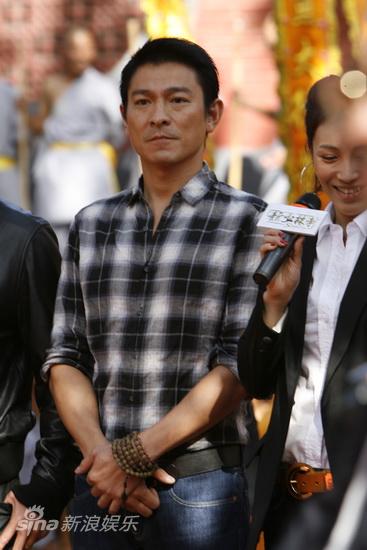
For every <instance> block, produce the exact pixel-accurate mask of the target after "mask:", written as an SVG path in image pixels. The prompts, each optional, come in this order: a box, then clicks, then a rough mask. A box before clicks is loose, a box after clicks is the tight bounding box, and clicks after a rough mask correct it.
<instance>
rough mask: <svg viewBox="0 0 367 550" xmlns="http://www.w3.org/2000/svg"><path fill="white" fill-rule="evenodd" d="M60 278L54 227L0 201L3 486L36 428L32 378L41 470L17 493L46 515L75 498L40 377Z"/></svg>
mask: <svg viewBox="0 0 367 550" xmlns="http://www.w3.org/2000/svg"><path fill="white" fill-rule="evenodd" d="M59 272H60V255H59V251H58V247H57V240H56V237H55V234H54V232H53V231H52V229H51V227H50V226H49V224H47V223H46V222H45V221H44V220H41V219H39V218H35V217H33V216H31V215H29V214H27V213H25V212H23V211H20V210H17V209H15V208H13V207H10V206H9V205H6V204H5V203H3V202H2V201H0V484H1V483H5V482H6V481H9V480H11V479H14V478H16V477H17V476H18V473H19V470H20V468H21V466H22V462H23V451H24V440H25V437H26V435H27V433H28V432H29V430H31V428H32V427H33V425H34V415H33V414H32V412H31V393H32V383H33V380H34V381H35V390H36V401H37V405H38V407H39V409H40V429H41V439H40V441H39V443H38V445H37V451H36V455H37V464H36V466H35V468H34V470H33V473H32V479H31V482H30V484H29V485H26V486H19V487H18V488H16V489H15V490H14V492H15V493H16V496H17V498H18V500H20V501H21V502H23V503H24V504H25V505H27V506H30V505H33V504H37V505H41V506H44V507H45V508H46V510H45V515H47V516H49V517H55V516H57V515H58V514H59V512H60V511H61V509H62V508H63V507H64V506H65V504H66V502H67V500H68V499H69V498H70V496H71V494H72V487H73V468H74V467H75V464H76V462H77V460H78V456H77V455H76V452H75V449H74V447H73V444H72V441H71V438H70V436H69V435H68V434H67V432H66V430H65V428H64V427H63V425H62V423H61V421H60V419H59V417H58V415H57V412H56V408H55V405H54V403H53V400H52V397H51V394H50V392H49V390H48V388H47V386H46V385H45V384H44V383H43V382H42V380H41V378H40V369H41V365H42V361H43V358H44V353H45V350H46V348H47V346H48V344H49V335H50V330H51V324H52V316H53V308H54V300H55V293H56V286H57V281H58V277H59ZM55 495H56V496H57V498H55Z"/></svg>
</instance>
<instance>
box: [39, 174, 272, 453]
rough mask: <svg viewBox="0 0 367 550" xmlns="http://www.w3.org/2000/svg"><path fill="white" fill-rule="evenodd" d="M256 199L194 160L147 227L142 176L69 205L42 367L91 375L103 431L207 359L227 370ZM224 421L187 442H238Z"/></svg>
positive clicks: (138, 420)
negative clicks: (78, 205) (73, 210)
mask: <svg viewBox="0 0 367 550" xmlns="http://www.w3.org/2000/svg"><path fill="white" fill-rule="evenodd" d="M264 206H265V205H264V203H263V202H262V201H261V200H260V199H259V198H258V197H255V196H253V195H249V194H246V193H244V192H241V191H236V190H235V189H233V188H231V187H229V186H228V185H226V184H224V183H220V182H218V181H217V179H216V177H215V175H214V173H212V172H210V171H209V169H208V167H207V166H206V165H204V167H203V169H202V170H201V171H200V172H199V173H198V174H197V175H196V176H195V177H193V178H192V179H191V180H190V181H189V182H188V183H187V184H186V185H185V186H184V187H183V188H182V189H181V190H180V191H179V192H177V193H176V194H175V195H174V197H173V199H172V201H171V204H170V205H169V206H168V207H167V209H166V210H165V212H164V213H163V216H162V218H161V221H160V223H159V226H158V228H157V230H156V232H155V234H154V235H153V233H152V228H153V219H152V212H151V210H150V208H149V206H148V204H147V203H146V201H145V200H144V196H143V192H142V182H140V185H139V186H137V187H136V188H135V189H133V190H127V191H123V192H122V193H119V194H118V195H115V196H114V197H112V198H109V199H106V200H103V201H98V202H96V203H94V204H92V205H90V206H88V207H87V208H85V209H83V210H82V211H81V212H80V213H79V214H78V215H77V217H76V219H75V222H74V225H73V227H72V229H71V232H70V236H69V244H68V247H67V250H66V253H65V258H64V261H63V268H62V274H61V279H60V284H59V289H58V297H57V302H56V312H55V322H54V330H53V341H52V348H51V349H50V351H49V353H48V357H47V361H46V363H45V365H44V373H46V372H47V370H48V369H49V368H50V366H51V365H54V364H57V363H64V364H70V365H72V366H74V367H76V368H78V369H80V370H81V371H82V372H83V373H85V374H86V375H87V376H88V377H90V379H92V380H93V385H94V388H95V390H96V393H97V396H98V401H99V407H100V415H101V421H102V427H103V431H104V433H105V434H106V437H107V438H108V439H110V440H112V439H114V438H116V437H122V436H123V435H125V434H126V433H128V432H131V431H132V430H144V429H146V428H147V427H149V426H151V425H152V424H154V423H156V422H157V421H158V420H159V419H160V418H162V416H164V415H165V414H166V413H167V412H168V411H169V410H170V409H171V408H172V407H173V406H174V405H175V404H177V403H178V402H179V401H180V400H181V399H182V398H183V397H184V395H185V394H186V393H187V392H188V391H190V389H191V388H192V387H193V386H194V385H195V384H196V383H197V382H198V381H199V380H200V379H201V378H202V377H203V376H204V375H205V374H207V373H208V370H209V369H212V368H213V367H215V366H216V365H225V366H227V367H228V368H229V369H231V370H232V371H233V372H234V373H235V374H236V375H237V358H236V356H237V340H238V338H239V336H240V334H241V333H242V331H243V330H244V328H245V326H246V324H247V321H248V319H249V316H250V313H251V310H252V308H253V306H254V303H255V298H256V293H257V288H256V286H255V284H254V282H253V280H252V274H253V272H254V269H255V267H256V263H257V262H258V260H259V256H258V247H259V241H258V240H257V239H256V238H255V222H256V220H257V213H258V211H260V210H263V208H264ZM235 420H236V419H235V418H230V419H227V420H226V421H225V422H222V423H221V424H220V425H218V426H216V427H215V428H214V429H212V430H211V431H210V432H208V433H207V434H206V436H205V438H203V439H202V440H200V441H199V442H197V443H196V444H195V447H194V448H203V447H207V446H210V445H212V444H222V443H228V442H237V441H239V433H238V429H237V428H238V426H236V422H235ZM240 439H241V438H240ZM242 440H243V437H242Z"/></svg>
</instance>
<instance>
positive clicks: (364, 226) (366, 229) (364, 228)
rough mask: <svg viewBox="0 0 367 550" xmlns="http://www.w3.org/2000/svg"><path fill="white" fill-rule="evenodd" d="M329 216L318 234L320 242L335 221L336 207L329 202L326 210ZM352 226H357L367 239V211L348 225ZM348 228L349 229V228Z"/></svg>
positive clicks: (322, 223)
mask: <svg viewBox="0 0 367 550" xmlns="http://www.w3.org/2000/svg"><path fill="white" fill-rule="evenodd" d="M325 211H326V212H327V214H328V215H327V216H325V218H324V219H323V221H322V222H321V225H320V227H319V233H318V240H321V239H322V238H323V237H324V235H325V234H326V232H327V231H328V230H329V228H330V227H331V226H332V225H334V222H333V219H334V217H335V212H334V206H333V203H332V202H329V203H328V205H327V206H326V208H325ZM351 224H356V225H357V226H358V228H359V230H360V231H361V233H362V235H363V236H364V237H367V210H364V211H363V212H362V213H361V214H359V215H358V216H356V217H355V218H354V219H353V220H352V221H351V222H349V223H348V226H349V225H351ZM348 226H347V227H348Z"/></svg>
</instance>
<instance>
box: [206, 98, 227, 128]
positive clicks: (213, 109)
mask: <svg viewBox="0 0 367 550" xmlns="http://www.w3.org/2000/svg"><path fill="white" fill-rule="evenodd" d="M223 108H224V105H223V101H222V100H221V99H216V100H215V101H213V103H212V104H211V105H210V107H209V109H208V113H207V122H206V130H207V133H208V134H210V133H211V132H213V131H214V130H215V128H216V127H217V124H218V122H219V121H220V119H221V117H222V113H223Z"/></svg>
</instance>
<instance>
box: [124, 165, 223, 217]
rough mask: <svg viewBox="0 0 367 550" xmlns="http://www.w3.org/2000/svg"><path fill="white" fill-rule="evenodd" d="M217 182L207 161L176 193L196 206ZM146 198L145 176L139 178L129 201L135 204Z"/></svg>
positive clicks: (130, 203)
mask: <svg viewBox="0 0 367 550" xmlns="http://www.w3.org/2000/svg"><path fill="white" fill-rule="evenodd" d="M216 182H217V178H216V176H215V174H214V172H212V171H211V170H210V169H209V167H208V165H207V164H206V162H204V163H203V166H202V168H201V170H200V171H199V172H197V173H196V174H195V175H194V176H193V177H192V178H191V179H189V181H188V182H186V183H185V185H184V186H183V187H182V188H181V189H180V190H179V191H177V193H176V196H181V197H182V198H183V199H184V200H185V201H186V202H187V203H189V204H190V205H191V206H194V205H195V204H196V203H197V202H198V201H199V200H201V199H202V198H203V197H204V196H205V195H206V194H207V192H208V191H209V189H210V188H211V187H212V185H213V184H214V183H216ZM141 199H144V180H143V176H141V177H140V178H139V181H138V183H137V185H135V186H134V187H133V188H132V189H131V192H130V195H129V198H128V203H129V205H130V206H131V205H133V204H134V203H135V202H136V201H138V200H141Z"/></svg>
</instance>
